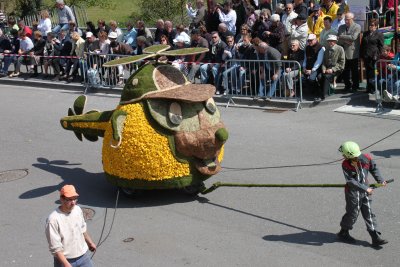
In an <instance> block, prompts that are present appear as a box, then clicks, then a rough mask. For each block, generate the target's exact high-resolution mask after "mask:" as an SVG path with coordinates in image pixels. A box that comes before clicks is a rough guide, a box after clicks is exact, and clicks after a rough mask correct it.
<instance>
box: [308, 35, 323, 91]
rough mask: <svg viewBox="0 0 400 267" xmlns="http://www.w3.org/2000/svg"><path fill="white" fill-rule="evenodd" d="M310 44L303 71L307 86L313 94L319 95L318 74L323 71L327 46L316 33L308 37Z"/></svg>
mask: <svg viewBox="0 0 400 267" xmlns="http://www.w3.org/2000/svg"><path fill="white" fill-rule="evenodd" d="M307 43H308V45H307V46H306V49H305V57H304V62H303V73H304V79H305V80H304V81H305V87H303V88H304V89H306V90H308V91H309V92H310V93H311V94H313V95H315V96H317V95H319V90H318V88H319V85H318V75H319V74H320V73H321V66H322V60H323V59H324V53H325V48H324V47H323V46H322V45H321V44H320V43H319V42H318V40H317V36H315V34H310V35H309V36H308V38H307Z"/></svg>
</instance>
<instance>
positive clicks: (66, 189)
mask: <svg viewBox="0 0 400 267" xmlns="http://www.w3.org/2000/svg"><path fill="white" fill-rule="evenodd" d="M60 196H64V197H79V194H78V193H77V192H76V190H75V186H73V185H70V184H66V185H64V186H63V187H62V188H61V190H60Z"/></svg>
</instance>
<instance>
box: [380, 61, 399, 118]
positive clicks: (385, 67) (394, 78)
mask: <svg viewBox="0 0 400 267" xmlns="http://www.w3.org/2000/svg"><path fill="white" fill-rule="evenodd" d="M399 89H400V61H398V60H383V59H380V60H378V61H377V62H376V63H375V96H376V102H377V107H376V112H380V111H383V102H387V103H391V102H392V103H394V108H398V107H400V100H399V93H400V90H399Z"/></svg>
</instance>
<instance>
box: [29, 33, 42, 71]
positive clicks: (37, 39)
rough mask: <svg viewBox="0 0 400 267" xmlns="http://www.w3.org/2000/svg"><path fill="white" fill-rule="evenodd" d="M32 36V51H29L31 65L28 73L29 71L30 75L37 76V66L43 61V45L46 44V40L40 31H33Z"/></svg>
mask: <svg viewBox="0 0 400 267" xmlns="http://www.w3.org/2000/svg"><path fill="white" fill-rule="evenodd" d="M33 36H34V39H33V48H32V51H31V52H30V53H29V54H30V55H31V57H32V61H31V64H32V65H31V70H30V71H29V73H31V76H30V77H37V76H38V75H39V74H38V70H37V66H38V65H41V64H42V62H43V55H44V47H45V46H46V41H45V40H44V39H43V38H42V33H41V32H40V31H35V32H34V33H33ZM32 70H33V72H32Z"/></svg>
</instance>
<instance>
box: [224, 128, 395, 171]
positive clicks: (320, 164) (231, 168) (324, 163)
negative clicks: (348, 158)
mask: <svg viewBox="0 0 400 267" xmlns="http://www.w3.org/2000/svg"><path fill="white" fill-rule="evenodd" d="M398 132H400V129H398V130H396V131H394V132H392V133H391V134H389V135H387V136H385V137H383V138H381V139H379V140H378V141H376V142H374V143H372V144H370V145H368V146H366V147H364V148H362V149H361V151H363V150H366V149H368V148H370V147H372V146H374V145H376V144H378V143H380V142H382V141H383V140H385V139H387V138H389V137H391V136H393V135H395V134H397V133H398ZM342 160H343V158H340V159H336V160H332V161H328V162H321V163H309V164H296V165H279V166H265V167H249V168H235V167H222V168H223V169H226V170H234V171H250V170H266V169H283V168H297V167H314V166H323V165H330V164H333V163H337V162H340V161H342Z"/></svg>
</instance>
